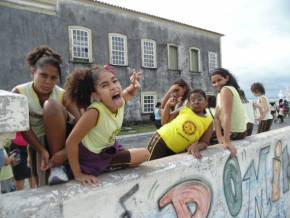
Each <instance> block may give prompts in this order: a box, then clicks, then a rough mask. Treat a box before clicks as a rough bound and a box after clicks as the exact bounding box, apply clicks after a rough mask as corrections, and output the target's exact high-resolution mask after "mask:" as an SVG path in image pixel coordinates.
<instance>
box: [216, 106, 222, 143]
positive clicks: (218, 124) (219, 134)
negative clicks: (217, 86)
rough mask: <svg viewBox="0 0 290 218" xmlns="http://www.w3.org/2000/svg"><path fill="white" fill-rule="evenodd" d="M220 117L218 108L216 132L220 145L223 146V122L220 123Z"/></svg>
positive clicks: (217, 108)
mask: <svg viewBox="0 0 290 218" xmlns="http://www.w3.org/2000/svg"><path fill="white" fill-rule="evenodd" d="M219 116H220V108H219V107H216V109H215V115H214V125H215V132H216V137H217V139H218V142H219V143H220V144H223V142H224V139H223V135H222V126H221V121H220V118H219Z"/></svg>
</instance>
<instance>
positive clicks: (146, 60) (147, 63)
mask: <svg viewBox="0 0 290 218" xmlns="http://www.w3.org/2000/svg"><path fill="white" fill-rule="evenodd" d="M141 51H142V66H143V67H147V68H156V67H157V63H156V42H155V41H153V40H149V39H142V40H141Z"/></svg>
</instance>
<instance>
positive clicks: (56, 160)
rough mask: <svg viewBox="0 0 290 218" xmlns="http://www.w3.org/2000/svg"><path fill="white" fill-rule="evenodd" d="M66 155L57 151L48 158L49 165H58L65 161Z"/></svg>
mask: <svg viewBox="0 0 290 218" xmlns="http://www.w3.org/2000/svg"><path fill="white" fill-rule="evenodd" d="M66 159H67V158H66V155H65V154H64V152H63V151H62V150H61V151H58V152H56V153H55V154H54V155H52V157H51V158H50V167H55V166H60V165H62V164H63V163H64V162H65V161H66Z"/></svg>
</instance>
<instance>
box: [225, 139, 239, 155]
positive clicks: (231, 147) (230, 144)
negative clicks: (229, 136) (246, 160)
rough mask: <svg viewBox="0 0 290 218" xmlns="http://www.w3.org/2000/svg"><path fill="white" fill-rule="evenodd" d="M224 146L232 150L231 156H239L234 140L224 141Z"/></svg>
mask: <svg viewBox="0 0 290 218" xmlns="http://www.w3.org/2000/svg"><path fill="white" fill-rule="evenodd" d="M224 146H225V148H226V149H229V150H230V152H231V157H236V156H237V152H238V151H237V148H236V146H235V145H234V144H233V143H232V142H227V143H224Z"/></svg>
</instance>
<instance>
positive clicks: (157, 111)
mask: <svg viewBox="0 0 290 218" xmlns="http://www.w3.org/2000/svg"><path fill="white" fill-rule="evenodd" d="M154 124H155V126H156V129H159V128H160V127H161V126H162V124H161V102H157V103H156V105H155V108H154Z"/></svg>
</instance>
